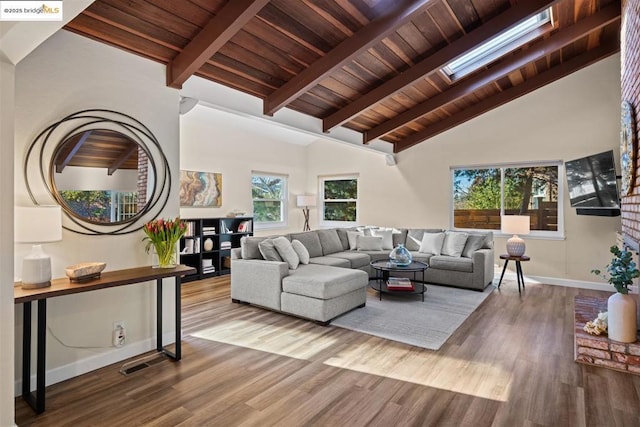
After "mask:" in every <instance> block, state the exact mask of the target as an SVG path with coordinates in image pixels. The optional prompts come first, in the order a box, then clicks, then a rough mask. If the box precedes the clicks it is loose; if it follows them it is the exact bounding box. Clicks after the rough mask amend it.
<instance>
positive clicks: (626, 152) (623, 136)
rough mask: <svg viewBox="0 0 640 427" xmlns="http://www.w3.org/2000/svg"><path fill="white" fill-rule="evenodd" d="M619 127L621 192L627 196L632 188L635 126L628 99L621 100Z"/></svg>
mask: <svg viewBox="0 0 640 427" xmlns="http://www.w3.org/2000/svg"><path fill="white" fill-rule="evenodd" d="M620 127H621V130H620V169H621V170H622V181H621V184H622V188H621V193H622V196H628V195H629V194H631V191H632V190H633V183H634V179H635V171H636V126H635V119H634V115H633V107H632V106H631V103H629V102H628V101H623V102H622V117H621V120H620Z"/></svg>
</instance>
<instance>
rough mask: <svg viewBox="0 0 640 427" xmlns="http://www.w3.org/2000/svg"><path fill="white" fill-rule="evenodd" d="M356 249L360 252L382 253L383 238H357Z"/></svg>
mask: <svg viewBox="0 0 640 427" xmlns="http://www.w3.org/2000/svg"><path fill="white" fill-rule="evenodd" d="M356 242H357V244H356V249H358V250H359V251H381V250H382V237H378V236H356Z"/></svg>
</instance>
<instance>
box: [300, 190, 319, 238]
mask: <svg viewBox="0 0 640 427" xmlns="http://www.w3.org/2000/svg"><path fill="white" fill-rule="evenodd" d="M296 205H297V206H298V207H299V208H302V214H303V215H304V227H303V228H302V231H310V230H311V227H309V207H313V206H315V205H316V196H307V195H304V194H302V195H300V196H298V197H297V199H296Z"/></svg>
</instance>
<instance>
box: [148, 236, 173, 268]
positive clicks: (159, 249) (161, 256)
mask: <svg viewBox="0 0 640 427" xmlns="http://www.w3.org/2000/svg"><path fill="white" fill-rule="evenodd" d="M153 249H154V251H155V255H156V256H157V257H158V265H157V267H158V268H174V267H175V266H176V265H177V263H178V262H177V259H178V256H177V251H176V245H175V243H171V242H158V243H156V244H154V245H153ZM154 266H155V263H154Z"/></svg>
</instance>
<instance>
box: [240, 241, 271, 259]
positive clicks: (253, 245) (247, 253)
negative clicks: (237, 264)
mask: <svg viewBox="0 0 640 427" xmlns="http://www.w3.org/2000/svg"><path fill="white" fill-rule="evenodd" d="M266 239H267V237H256V236H244V237H243V238H242V239H240V252H241V253H242V259H264V258H263V256H262V254H261V253H260V248H258V244H259V243H260V242H262V241H263V240H266Z"/></svg>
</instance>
